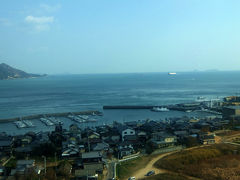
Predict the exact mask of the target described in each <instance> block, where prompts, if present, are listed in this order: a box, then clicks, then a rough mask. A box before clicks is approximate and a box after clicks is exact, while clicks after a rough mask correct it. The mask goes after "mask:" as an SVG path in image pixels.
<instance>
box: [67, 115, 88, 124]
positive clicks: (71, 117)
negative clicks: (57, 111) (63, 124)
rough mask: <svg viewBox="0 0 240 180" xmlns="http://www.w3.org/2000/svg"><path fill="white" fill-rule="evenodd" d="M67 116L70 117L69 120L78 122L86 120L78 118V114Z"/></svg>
mask: <svg viewBox="0 0 240 180" xmlns="http://www.w3.org/2000/svg"><path fill="white" fill-rule="evenodd" d="M68 118H70V119H71V120H73V121H76V122H78V123H84V122H86V120H84V119H82V118H80V117H78V116H73V115H69V116H68Z"/></svg>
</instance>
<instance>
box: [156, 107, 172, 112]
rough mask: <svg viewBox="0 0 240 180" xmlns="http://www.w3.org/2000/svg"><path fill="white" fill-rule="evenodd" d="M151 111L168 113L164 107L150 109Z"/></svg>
mask: <svg viewBox="0 0 240 180" xmlns="http://www.w3.org/2000/svg"><path fill="white" fill-rule="evenodd" d="M152 111H155V112H166V111H169V109H168V108H165V107H161V108H160V107H153V108H152Z"/></svg>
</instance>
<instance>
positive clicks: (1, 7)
mask: <svg viewBox="0 0 240 180" xmlns="http://www.w3.org/2000/svg"><path fill="white" fill-rule="evenodd" d="M239 9H240V1H239V0H118V1H117V0H68V1H61V0H49V1H38V0H34V1H33V0H21V1H20V0H1V2H0V63H1V62H2V63H7V64H9V65H11V66H13V67H16V68H19V69H22V70H24V71H27V72H32V73H47V74H65V73H71V74H88V73H132V72H182V71H195V70H200V71H204V70H211V69H217V70H240V50H239V48H240V33H239V32H240V11H239Z"/></svg>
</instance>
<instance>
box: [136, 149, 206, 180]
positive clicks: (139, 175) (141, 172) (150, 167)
mask: <svg viewBox="0 0 240 180" xmlns="http://www.w3.org/2000/svg"><path fill="white" fill-rule="evenodd" d="M205 146H206V145H205ZM199 147H203V146H198V147H192V148H188V149H185V151H186V150H187V151H188V150H191V149H195V148H199ZM176 152H179V150H178V151H173V152H169V153H165V154H160V155H159V156H157V157H155V158H153V159H152V160H151V161H150V162H149V163H148V164H147V165H146V167H145V168H142V169H139V170H138V171H136V172H135V173H134V174H133V176H134V177H135V178H136V179H137V180H138V179H143V178H145V177H146V176H145V174H147V173H148V172H149V171H152V170H153V171H155V175H156V174H162V173H175V172H172V171H168V170H166V169H158V168H155V167H154V166H153V165H154V164H155V162H157V161H158V160H160V159H162V158H164V157H165V156H168V155H170V154H173V153H176ZM183 175H184V176H185V177H187V178H188V179H191V180H200V179H199V178H195V177H191V176H188V175H185V174H183Z"/></svg>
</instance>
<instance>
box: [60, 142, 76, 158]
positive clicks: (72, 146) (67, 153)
mask: <svg viewBox="0 0 240 180" xmlns="http://www.w3.org/2000/svg"><path fill="white" fill-rule="evenodd" d="M78 155H79V147H78V145H77V143H76V141H70V140H69V141H65V142H63V143H62V157H76V156H78Z"/></svg>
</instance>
